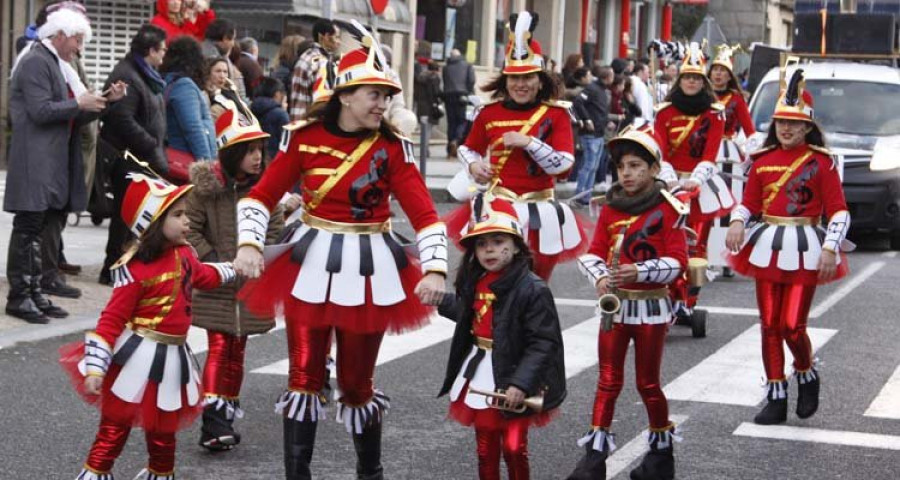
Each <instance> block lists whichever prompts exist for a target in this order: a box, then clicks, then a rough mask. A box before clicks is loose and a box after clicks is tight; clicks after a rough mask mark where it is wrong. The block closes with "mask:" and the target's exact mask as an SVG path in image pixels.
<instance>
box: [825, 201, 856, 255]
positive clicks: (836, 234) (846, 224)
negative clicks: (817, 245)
mask: <svg viewBox="0 0 900 480" xmlns="http://www.w3.org/2000/svg"><path fill="white" fill-rule="evenodd" d="M848 230H850V212H848V211H846V210H841V211H840V212H837V213H835V214H834V215H832V216H831V220H829V221H828V230H826V231H825V241H824V242H822V249H823V250H831V251H832V252H834V253H838V252H840V250H841V242H843V241H844V239H845V238H846V237H847V231H848Z"/></svg>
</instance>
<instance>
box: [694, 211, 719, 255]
mask: <svg viewBox="0 0 900 480" xmlns="http://www.w3.org/2000/svg"><path fill="white" fill-rule="evenodd" d="M691 208H693V206H692V207H691ZM697 208H700V207H699V206H697ZM713 223H715V220H699V221H698V220H695V221H693V222H691V224H690V225H689V226H690V227H691V230H693V231H695V232H697V244H696V245H693V246H691V247H689V248H688V253H689V255H690V256H691V257H696V258H706V244H707V243H708V242H709V232H710V230H712V226H713Z"/></svg>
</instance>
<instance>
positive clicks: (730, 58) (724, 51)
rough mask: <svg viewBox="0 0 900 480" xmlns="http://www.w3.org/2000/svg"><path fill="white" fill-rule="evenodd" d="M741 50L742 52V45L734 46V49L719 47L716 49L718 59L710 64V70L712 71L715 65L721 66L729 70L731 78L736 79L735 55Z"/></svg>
mask: <svg viewBox="0 0 900 480" xmlns="http://www.w3.org/2000/svg"><path fill="white" fill-rule="evenodd" d="M739 50H741V46H740V45H734V46H732V47H729V46H728V45H724V44H723V45H719V46H718V47H716V57H715V58H714V59H713V61H712V63H711V64H710V66H709V70H710V71H712V67H713V66H714V65H719V66H722V67H725V69H727V70H728V73H730V74H731V77H732V78H735V79H736V76H735V74H734V54H735V52H737V51H739Z"/></svg>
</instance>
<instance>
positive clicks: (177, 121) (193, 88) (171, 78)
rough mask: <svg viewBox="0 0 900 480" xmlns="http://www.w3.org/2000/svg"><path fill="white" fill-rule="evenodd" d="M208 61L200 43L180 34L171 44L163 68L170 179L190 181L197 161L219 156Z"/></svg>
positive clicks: (178, 181)
mask: <svg viewBox="0 0 900 480" xmlns="http://www.w3.org/2000/svg"><path fill="white" fill-rule="evenodd" d="M204 65H206V61H205V60H204V58H203V52H202V50H201V49H200V44H199V43H197V41H196V40H194V39H193V38H190V37H179V38H177V39H175V41H173V42H172V43H171V45H169V50H168V51H167V52H166V57H165V59H164V60H163V63H162V66H161V67H160V71H161V72H162V73H163V74H164V75H165V79H166V88H165V90H164V93H163V96H164V98H165V102H166V139H167V141H168V148H167V149H166V156H167V157H168V160H169V174H168V177H169V179H170V180H172V181H173V182H176V183H185V182H187V181H188V168H189V166H190V164H191V163H193V162H194V161H211V160H213V159H215V158H216V128H215V126H213V120H212V115H211V113H210V105H209V98H208V97H207V96H206V94H205V93H204V92H203V88H205V86H206V69H205V67H204Z"/></svg>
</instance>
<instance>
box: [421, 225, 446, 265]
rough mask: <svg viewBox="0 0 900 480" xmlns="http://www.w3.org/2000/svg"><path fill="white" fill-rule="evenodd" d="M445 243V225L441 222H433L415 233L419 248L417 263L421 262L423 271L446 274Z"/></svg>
mask: <svg viewBox="0 0 900 480" xmlns="http://www.w3.org/2000/svg"><path fill="white" fill-rule="evenodd" d="M447 245H448V241H447V226H446V225H444V224H443V223H435V224H434V225H430V226H428V227H425V228H423V229H422V230H419V231H418V232H417V233H416V247H417V248H418V249H419V263H421V264H422V272H423V273H430V272H437V273H443V274H445V275H446V274H447V271H448V270H449V264H448V259H449V256H448V255H449V253H448V251H447Z"/></svg>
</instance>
